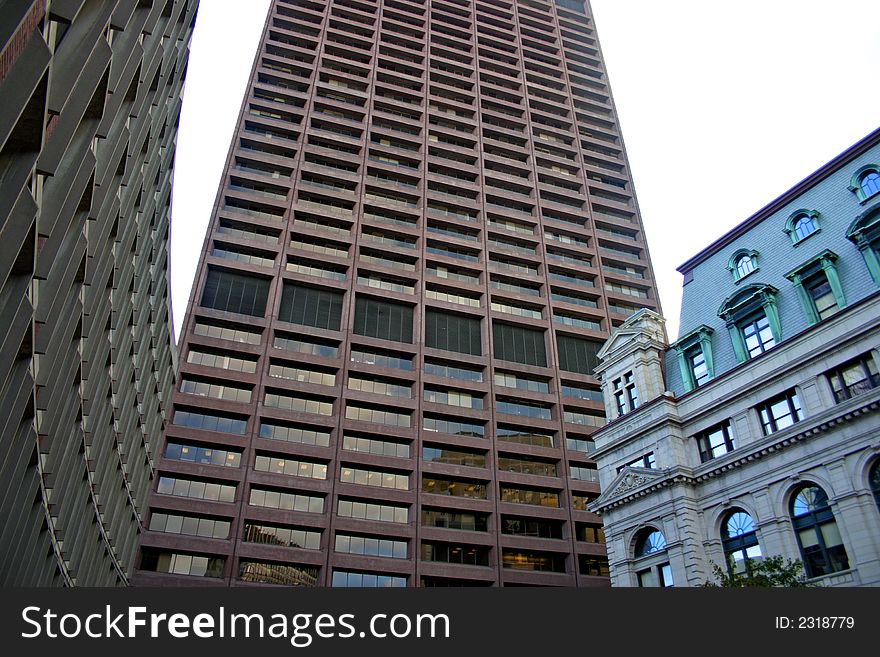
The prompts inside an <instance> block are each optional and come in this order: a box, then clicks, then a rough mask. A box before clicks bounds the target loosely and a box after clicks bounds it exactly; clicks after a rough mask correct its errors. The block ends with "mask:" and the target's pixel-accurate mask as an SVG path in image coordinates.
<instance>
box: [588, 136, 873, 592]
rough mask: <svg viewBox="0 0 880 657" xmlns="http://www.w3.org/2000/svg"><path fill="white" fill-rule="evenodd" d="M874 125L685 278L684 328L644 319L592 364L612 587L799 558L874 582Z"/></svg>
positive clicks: (633, 321) (851, 582)
mask: <svg viewBox="0 0 880 657" xmlns="http://www.w3.org/2000/svg"><path fill="white" fill-rule="evenodd" d="M878 251H880V131H876V132H874V133H872V134H870V135H868V136H867V137H866V138H865V139H863V140H862V141H860V142H859V143H857V144H855V145H854V146H853V147H851V148H850V149H848V150H847V151H845V152H844V153H842V154H841V155H839V156H838V157H837V158H835V159H834V160H833V161H831V162H829V163H828V164H827V165H825V166H824V167H822V168H821V169H820V170H818V171H816V172H815V173H814V174H812V175H811V176H809V177H808V178H806V179H805V180H804V181H802V182H801V183H799V184H798V185H797V186H795V187H794V188H793V189H791V190H789V191H788V192H786V193H785V194H783V195H782V196H780V197H779V198H778V199H776V200H775V201H773V202H772V203H771V204H770V205H768V206H767V207H765V208H764V209H762V210H760V211H759V212H758V213H756V214H755V215H753V216H752V217H750V218H749V219H747V220H746V221H745V222H743V223H742V224H741V225H739V226H738V227H737V228H735V229H733V230H732V231H730V232H729V233H727V234H726V235H724V236H723V237H721V238H720V239H719V240H717V241H716V242H715V243H714V244H712V245H711V246H709V247H708V248H707V249H705V250H703V251H701V252H700V253H699V254H697V255H696V256H694V257H693V258H692V259H691V260H689V261H688V262H687V263H685V264H684V265H682V267H681V268H680V269H679V271H680V272H681V273H682V274H683V275H684V297H683V303H682V311H681V334H680V337H679V338H678V340H676V341H675V342H674V343H672V344H671V345H668V344H667V343H666V341H665V339H664V335H665V331H664V327H663V324H664V320H663V318H662V317H661V316H659V315H658V314H657V313H654V312H651V311H648V310H643V311H640V312H638V313H636V314H635V315H633V316H632V317H630V318H629V319H627V321H626V322H624V324H623V325H622V326H621V327H620V328H619V329H618V330H616V331H615V332H614V334H613V335H612V337H611V339H610V340H609V341H608V342H607V343H606V344H605V346H604V347H603V348H602V350H601V351H600V353H599V357H600V359H601V364H600V366H599V369H598V370H597V372H598V373H599V375H600V376H601V378H602V386H603V393H604V397H605V404H606V409H607V412H608V414H609V417H611V418H614V419H613V420H612V421H611V422H610V423H609V424H608V425H607V426H606V427H604V428H603V429H601V430H600V431H599V432H597V433H596V435H595V441H596V453H595V457H596V459H597V462H598V464H599V476H600V481H601V484H602V490H603V491H604V492H603V494H602V495H601V496H600V498H599V499H598V500H597V501H596V502H595V503H594V504H593V505H592V506H591V508H592V509H593V510H595V511H596V512H597V513H599V514H601V516H602V517H603V520H604V522H605V532H606V537H607V541H608V555H609V561H610V568H611V576H612V583H613V585H616V586H673V585H674V586H698V585H701V584H703V583H704V582H706V581H707V580H712V579H713V576H712V565H713V564H718V565H719V566H722V565H724V564H725V562H726V561H727V560H729V561H730V563H731V567H733V568H743V567H744V563H745V559H758V558H761V557H763V556H771V555H782V556H783V557H786V558H791V559H799V560H802V561H803V563H804V565H805V570H806V574H807V576H808V577H810V578H812V579H813V580H814V581H815V582H817V583H819V584H821V585H826V586H864V585H868V586H877V585H880V415H878V413H877V411H878V408H880V376H878V365H880V267H878Z"/></svg>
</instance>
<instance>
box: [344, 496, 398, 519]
mask: <svg viewBox="0 0 880 657" xmlns="http://www.w3.org/2000/svg"><path fill="white" fill-rule="evenodd" d="M336 513H337V515H338V516H339V517H340V518H357V519H359V520H377V521H379V522H396V523H398V524H406V523H407V522H408V521H409V509H408V508H407V507H405V506H394V505H392V504H374V503H372V502H361V501H358V500H347V499H340V500H339V504H338V506H337V509H336Z"/></svg>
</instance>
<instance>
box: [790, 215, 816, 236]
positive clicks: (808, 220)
mask: <svg viewBox="0 0 880 657" xmlns="http://www.w3.org/2000/svg"><path fill="white" fill-rule="evenodd" d="M815 232H816V222H815V221H814V220H813V217H811V216H810V215H808V214H803V215H801V216H799V217H798V218H797V219H795V221H794V234H795V237H796V241H800V240H802V239H804V238H805V237H807V236H809V235H812V234H813V233H815Z"/></svg>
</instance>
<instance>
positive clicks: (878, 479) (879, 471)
mask: <svg viewBox="0 0 880 657" xmlns="http://www.w3.org/2000/svg"><path fill="white" fill-rule="evenodd" d="M868 482H869V484H870V486H871V492H872V493H874V501H875V502H876V503H877V508H878V509H880V461H876V462H875V463H874V465H873V466H872V467H871V473H870V474H869V475H868Z"/></svg>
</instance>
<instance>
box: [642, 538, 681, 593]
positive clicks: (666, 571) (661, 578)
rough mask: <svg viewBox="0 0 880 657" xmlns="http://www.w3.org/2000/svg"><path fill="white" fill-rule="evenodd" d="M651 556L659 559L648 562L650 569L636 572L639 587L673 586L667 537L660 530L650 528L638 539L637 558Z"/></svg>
mask: <svg viewBox="0 0 880 657" xmlns="http://www.w3.org/2000/svg"><path fill="white" fill-rule="evenodd" d="M651 556H654V557H657V558H655V559H650V560H648V564H645V565H649V567H647V568H644V567H642V568H641V569H640V570H638V571H637V572H636V577H637V578H638V583H639V586H641V587H667V586H672V585H673V584H672V568H671V566H670V565H669V561H668V559H667V558H666V537H664V536H663V532H661V531H660V530H657V529H654V528H653V527H648V528H646V529H643V530H642V531H641V532H639V535H638V537H637V538H636V545H635V558H636V559H640V558H642V557H651ZM640 565H642V564H640Z"/></svg>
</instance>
